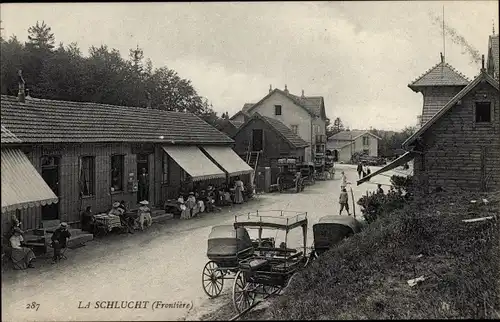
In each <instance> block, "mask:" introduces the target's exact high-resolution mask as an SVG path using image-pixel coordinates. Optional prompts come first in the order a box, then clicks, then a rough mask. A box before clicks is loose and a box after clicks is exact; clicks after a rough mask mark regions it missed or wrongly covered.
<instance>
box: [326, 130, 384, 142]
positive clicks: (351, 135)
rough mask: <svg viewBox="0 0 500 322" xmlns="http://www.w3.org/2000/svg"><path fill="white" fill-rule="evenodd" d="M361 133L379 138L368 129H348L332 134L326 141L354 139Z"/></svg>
mask: <svg viewBox="0 0 500 322" xmlns="http://www.w3.org/2000/svg"><path fill="white" fill-rule="evenodd" d="M363 134H369V135H371V136H373V137H375V138H377V139H379V140H380V139H381V138H379V137H378V136H376V135H375V134H373V133H371V132H370V131H366V130H350V131H342V132H339V133H337V134H334V135H332V136H330V137H329V138H328V141H351V140H356V139H357V138H358V137H360V136H362V135H363Z"/></svg>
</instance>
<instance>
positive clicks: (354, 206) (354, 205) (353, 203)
mask: <svg viewBox="0 0 500 322" xmlns="http://www.w3.org/2000/svg"><path fill="white" fill-rule="evenodd" d="M349 189H351V198H352V214H353V215H354V218H356V202H355V201H354V193H353V192H352V188H349Z"/></svg>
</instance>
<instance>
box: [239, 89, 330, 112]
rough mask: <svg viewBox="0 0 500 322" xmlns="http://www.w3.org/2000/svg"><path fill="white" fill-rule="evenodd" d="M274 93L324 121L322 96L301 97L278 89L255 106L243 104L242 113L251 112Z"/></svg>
mask: <svg viewBox="0 0 500 322" xmlns="http://www.w3.org/2000/svg"><path fill="white" fill-rule="evenodd" d="M274 93H280V94H282V95H284V96H285V97H288V98H289V99H290V100H291V101H292V102H293V103H295V104H296V105H298V106H300V107H302V108H303V109H304V110H306V112H307V113H309V114H310V115H312V116H315V117H320V118H323V119H326V112H325V105H324V99H323V97H322V96H304V97H302V96H297V95H293V94H290V93H288V92H285V91H282V90H281V89H278V88H275V89H274V90H272V91H271V92H269V94H267V95H266V96H264V98H262V99H261V100H260V101H259V102H257V103H255V104H252V103H245V105H244V106H243V109H242V112H245V113H250V112H251V111H252V110H254V109H255V108H256V107H257V106H259V105H260V104H261V103H262V102H264V101H265V100H266V99H267V98H268V97H269V96H271V95H272V94H274Z"/></svg>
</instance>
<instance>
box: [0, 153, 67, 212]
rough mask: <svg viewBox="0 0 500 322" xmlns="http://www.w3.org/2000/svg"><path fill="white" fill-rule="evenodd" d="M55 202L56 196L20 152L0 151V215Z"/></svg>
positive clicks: (56, 200)
mask: <svg viewBox="0 0 500 322" xmlns="http://www.w3.org/2000/svg"><path fill="white" fill-rule="evenodd" d="M57 202H58V198H57V196H56V195H55V194H54V192H53V191H52V189H50V187H49V186H48V185H47V184H46V183H45V181H44V180H43V178H42V176H41V175H40V173H38V171H36V169H35V167H34V166H33V165H32V164H31V162H30V160H29V159H28V157H27V156H26V155H25V154H24V153H23V152H22V151H21V150H19V149H2V213H4V212H7V211H12V210H16V209H23V208H28V207H36V206H44V205H48V204H51V203H57Z"/></svg>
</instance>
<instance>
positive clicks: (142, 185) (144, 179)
mask: <svg viewBox="0 0 500 322" xmlns="http://www.w3.org/2000/svg"><path fill="white" fill-rule="evenodd" d="M138 188H139V191H138V194H137V199H138V200H139V201H143V200H148V199H149V198H148V197H149V196H148V189H149V176H148V174H147V171H146V168H142V169H141V174H140V175H139V187H138Z"/></svg>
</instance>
